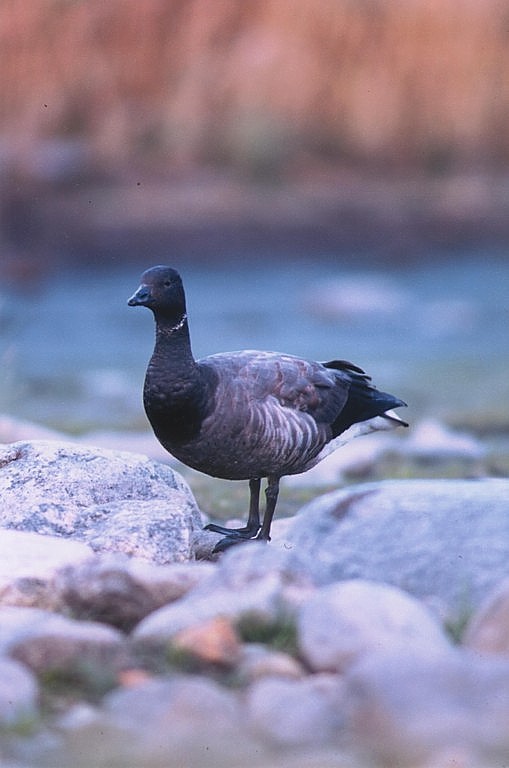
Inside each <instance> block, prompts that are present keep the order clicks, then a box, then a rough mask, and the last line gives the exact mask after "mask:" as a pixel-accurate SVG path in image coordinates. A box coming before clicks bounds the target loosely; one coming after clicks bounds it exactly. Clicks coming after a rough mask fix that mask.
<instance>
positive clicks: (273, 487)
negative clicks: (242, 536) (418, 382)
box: [255, 477, 279, 541]
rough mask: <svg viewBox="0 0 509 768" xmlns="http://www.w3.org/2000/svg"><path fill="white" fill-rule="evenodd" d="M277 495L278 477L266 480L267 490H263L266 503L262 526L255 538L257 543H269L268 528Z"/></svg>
mask: <svg viewBox="0 0 509 768" xmlns="http://www.w3.org/2000/svg"><path fill="white" fill-rule="evenodd" d="M278 495H279V477H269V478H267V488H266V489H265V498H266V500H267V503H266V506H265V514H264V516H263V523H262V526H261V528H260V530H259V531H258V533H257V535H256V536H255V539H257V541H270V526H271V524H272V518H273V517H274V512H275V509H276V504H277V497H278Z"/></svg>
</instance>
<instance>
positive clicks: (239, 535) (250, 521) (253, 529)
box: [204, 477, 261, 546]
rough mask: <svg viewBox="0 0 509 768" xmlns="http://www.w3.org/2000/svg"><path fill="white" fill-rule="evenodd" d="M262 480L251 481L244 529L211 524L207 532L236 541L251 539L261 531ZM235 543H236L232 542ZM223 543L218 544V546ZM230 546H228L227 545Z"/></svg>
mask: <svg viewBox="0 0 509 768" xmlns="http://www.w3.org/2000/svg"><path fill="white" fill-rule="evenodd" d="M260 482H261V481H260V478H259V477H257V478H254V479H253V480H250V481H249V492H250V496H249V515H248V518H247V525H245V526H244V527H243V528H225V527H224V526H222V525H215V523H209V524H208V525H206V526H205V528H204V530H205V531H214V533H224V534H225V535H226V536H227V537H231V538H234V539H240V540H243V539H251V538H252V537H253V536H255V535H256V533H258V531H259V529H260ZM232 543H235V542H232ZM219 544H221V542H218V545H219ZM227 546H228V545H227Z"/></svg>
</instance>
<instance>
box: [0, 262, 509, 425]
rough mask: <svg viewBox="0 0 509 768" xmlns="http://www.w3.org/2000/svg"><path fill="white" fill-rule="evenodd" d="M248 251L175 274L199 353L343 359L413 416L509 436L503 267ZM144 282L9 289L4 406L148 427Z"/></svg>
mask: <svg viewBox="0 0 509 768" xmlns="http://www.w3.org/2000/svg"><path fill="white" fill-rule="evenodd" d="M256 256H257V255H255V257H254V258H253V255H252V254H249V255H246V259H244V260H239V261H237V262H234V263H228V264H219V265H218V264H213V265H211V266H203V265H199V266H198V265H189V264H187V265H185V266H183V267H182V268H181V272H182V275H183V278H184V282H185V286H186V292H187V299H188V312H189V316H190V326H191V335H192V340H193V348H194V352H195V355H196V356H197V357H199V356H204V355H207V354H211V353H214V352H219V351H226V350H234V349H241V348H262V349H273V350H279V351H285V352H290V353H293V354H297V355H303V356H306V357H311V358H315V359H319V360H329V359H332V358H335V357H336V358H338V357H339V358H346V359H349V360H351V361H353V362H355V363H357V364H358V365H361V366H362V367H364V368H365V369H366V370H368V372H370V373H372V375H373V378H374V380H375V383H376V384H377V385H378V386H379V387H380V388H383V389H387V390H389V391H391V392H393V393H395V394H397V395H399V396H401V397H402V398H403V399H405V400H407V401H408V403H409V406H410V409H409V411H408V415H409V417H410V418H411V419H416V418H418V417H420V416H422V415H435V416H439V417H441V418H445V419H449V420H452V421H454V422H456V423H459V424H467V425H469V426H472V427H473V428H476V429H479V430H480V431H482V430H495V431H497V430H500V431H509V413H508V411H509V409H508V404H509V332H508V323H507V321H508V319H509V259H504V258H503V257H501V256H500V254H497V255H493V254H489V253H486V252H482V253H475V254H468V255H467V254H458V255H456V256H455V257H454V258H452V257H450V258H448V259H446V260H444V259H441V260H438V259H437V260H434V259H431V257H430V260H429V262H428V263H421V264H419V265H416V264H415V263H414V264H412V265H409V266H408V267H404V268H402V267H398V268H397V269H394V270H381V269H380V268H376V269H375V268H373V269H370V268H364V267H363V268H362V269H355V268H354V267H352V266H349V267H348V268H345V267H342V266H341V263H340V261H339V259H333V258H331V257H330V256H327V257H324V258H323V259H315V260H313V261H308V262H306V261H299V262H292V261H279V262H274V263H270V261H267V257H266V254H260V255H258V256H259V257H258V258H256ZM169 263H170V264H171V260H170V261H169ZM349 263H350V262H349ZM172 266H176V267H177V268H178V267H179V265H178V264H172ZM140 272H141V269H140ZM138 282H139V273H138V272H137V271H136V270H133V269H132V268H127V267H122V268H119V269H109V270H105V269H101V270H97V271H91V270H88V271H85V270H79V271H75V270H74V271H71V270H69V271H67V270H62V271H60V272H59V273H57V274H53V275H51V276H50V277H49V278H48V279H47V280H46V281H45V282H44V283H43V284H42V285H41V286H39V288H38V289H37V290H33V291H32V292H30V293H28V294H24V293H21V292H19V291H16V290H15V289H10V290H9V291H6V290H4V291H3V293H2V294H0V361H1V368H0V411H3V412H7V413H9V414H11V415H14V416H18V417H21V418H25V419H31V420H34V421H37V422H40V423H43V424H47V425H50V426H53V427H57V428H59V429H64V430H68V431H71V432H84V431H87V430H90V429H115V430H118V429H139V428H145V427H146V421H145V418H144V415H143V410H142V405H141V389H142V384H143V375H144V371H145V367H146V363H147V360H148V358H149V356H150V353H151V349H152V344H153V321H152V317H151V314H150V313H149V312H148V311H146V310H143V309H137V310H136V309H132V308H128V307H127V304H126V302H127V298H128V297H129V296H130V295H131V294H132V293H133V292H134V290H135V288H136V287H137V285H138Z"/></svg>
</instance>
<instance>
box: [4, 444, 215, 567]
mask: <svg viewBox="0 0 509 768" xmlns="http://www.w3.org/2000/svg"><path fill="white" fill-rule="evenodd" d="M201 525H202V520H201V515H200V512H199V510H198V508H197V506H196V502H195V500H194V497H193V495H192V493H191V491H190V489H189V487H188V486H187V484H186V483H185V482H184V480H183V479H182V478H181V477H180V475H178V474H177V473H176V472H174V471H173V470H172V469H170V467H168V466H164V465H162V464H158V463H157V462H154V461H150V460H149V459H148V458H147V457H145V456H139V455H137V454H133V453H127V452H121V451H110V450H106V449H102V448H91V447H87V446H80V445H76V444H73V443H65V442H60V441H51V440H37V441H32V442H17V443H11V444H10V445H5V446H2V447H0V527H4V528H14V529H17V530H21V531H31V532H35V533H39V534H47V535H53V536H55V535H56V536H63V537H72V538H75V539H78V540H81V541H85V542H87V543H89V544H90V546H91V547H92V548H93V549H94V550H95V551H98V552H101V551H105V550H107V551H112V550H115V551H121V552H124V553H126V554H130V555H136V556H138V557H142V558H146V559H148V560H152V561H154V562H158V563H170V562H178V561H185V560H188V559H190V558H192V557H194V544H193V537H194V532H195V531H196V530H199V529H201Z"/></svg>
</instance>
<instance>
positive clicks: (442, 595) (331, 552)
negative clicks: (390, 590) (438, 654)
mask: <svg viewBox="0 0 509 768" xmlns="http://www.w3.org/2000/svg"><path fill="white" fill-rule="evenodd" d="M284 546H285V548H286V550H287V551H290V552H291V556H290V561H291V562H292V563H293V566H294V567H301V568H302V569H303V570H304V571H305V572H306V573H307V574H308V575H309V576H310V577H311V578H312V579H313V580H314V581H315V583H317V584H328V583H331V582H334V581H338V580H343V579H356V578H357V579H359V578H360V579H369V580H372V581H379V582H383V583H385V584H392V585H393V586H397V587H399V588H400V589H403V590H405V591H407V592H409V593H410V594H412V595H414V596H417V597H419V598H421V599H425V600H426V601H428V602H429V603H431V604H433V605H434V606H435V607H437V609H440V610H443V612H444V615H446V616H448V617H449V618H455V617H456V618H458V617H460V616H461V615H463V616H464V615H466V614H468V613H469V611H471V610H472V609H473V608H475V607H477V606H478V604H479V603H480V601H481V600H482V599H483V598H484V597H485V596H486V594H487V593H488V591H489V590H490V589H491V588H492V587H493V586H495V585H496V584H498V583H499V582H501V581H502V580H503V579H504V578H505V577H506V576H507V575H508V574H509V480H502V479H485V480H396V481H386V482H380V483H369V484H365V485H360V486H356V487H355V488H347V489H343V490H341V491H335V492H333V493H330V494H326V495H324V496H321V497H319V498H317V499H316V500H314V501H313V502H311V503H310V504H308V505H307V506H306V507H304V508H303V509H302V510H301V512H300V513H299V515H298V516H297V517H296V519H295V522H294V523H293V525H292V526H291V527H290V528H289V530H288V531H287V532H286V540H285V543H284Z"/></svg>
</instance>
